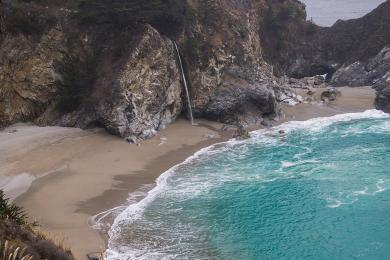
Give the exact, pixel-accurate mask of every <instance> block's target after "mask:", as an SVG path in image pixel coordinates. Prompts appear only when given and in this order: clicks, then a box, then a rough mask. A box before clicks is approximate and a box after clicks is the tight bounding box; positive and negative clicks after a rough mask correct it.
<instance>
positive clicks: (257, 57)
mask: <svg viewBox="0 0 390 260" xmlns="http://www.w3.org/2000/svg"><path fill="white" fill-rule="evenodd" d="M187 3H188V6H187V10H186V12H188V13H190V15H188V20H187V21H186V22H185V24H184V25H183V26H177V27H175V30H173V29H172V31H170V29H169V26H168V28H167V26H166V27H164V28H160V27H162V26H158V27H157V29H156V28H153V27H152V26H151V25H148V24H146V23H145V24H143V25H142V24H141V25H140V24H139V23H138V24H137V27H136V28H130V29H129V28H128V27H124V28H118V26H117V27H109V26H105V25H100V24H96V23H95V24H93V23H92V24H88V25H85V24H80V23H79V22H78V21H77V20H76V18H75V14H77V12H76V11H75V9H74V8H75V6H77V5H71V4H69V5H68V6H65V5H61V4H59V3H55V4H53V5H50V3H45V4H44V5H40V4H39V2H37V3H34V2H32V3H26V4H24V5H22V6H18V7H16V6H14V5H12V1H11V3H10V4H9V5H8V6H7V8H6V15H5V19H6V25H7V26H6V33H5V34H3V36H2V37H1V43H0V44H1V52H0V85H1V86H2V87H1V89H0V125H1V126H5V125H8V124H11V123H14V122H18V121H27V120H33V121H35V122H36V123H39V124H41V125H63V126H76V127H82V128H86V127H90V126H94V125H99V126H103V127H105V128H106V129H107V130H108V131H110V132H111V133H113V134H116V135H119V136H122V137H131V138H130V139H134V138H147V137H150V136H152V135H154V133H155V132H156V131H157V130H158V129H160V128H161V127H164V125H166V124H168V123H170V122H172V121H173V120H174V119H175V118H176V117H177V116H178V115H180V114H181V113H182V112H183V111H184V112H185V111H187V110H188V104H186V103H185V102H183V94H182V84H181V77H180V71H179V69H180V68H179V67H178V63H177V57H176V56H177V55H176V53H175V49H174V46H173V43H172V41H171V39H173V40H176V41H177V42H178V45H179V49H180V52H181V56H182V58H183V60H184V70H185V74H186V76H187V79H188V81H189V86H190V87H189V88H190V97H191V100H192V102H193V104H192V106H193V110H194V114H195V116H196V117H205V118H210V119H213V120H219V121H223V122H232V123H235V122H236V121H237V120H238V121H241V123H245V124H252V123H259V122H261V120H262V119H261V118H262V116H274V115H276V113H277V99H278V96H280V95H281V93H283V94H286V93H288V92H289V91H288V89H287V88H285V87H280V86H279V84H278V83H277V79H276V78H275V77H274V76H273V75H272V69H271V67H270V66H269V65H268V64H267V62H265V61H264V59H263V53H262V52H263V49H262V46H261V41H260V28H261V26H262V25H263V23H264V21H263V18H264V13H263V12H264V10H266V2H265V1H263V0H245V1H236V0H228V1H222V0H218V1H212V0H204V1H200V0H188V2H187ZM46 5H48V7H46ZM26 13H28V14H29V16H26V17H27V18H29V17H31V16H34V15H36V16H38V17H41V16H42V17H43V18H40V21H39V23H37V25H36V26H35V27H36V28H35V27H34V28H33V29H34V30H33V29H27V30H24V29H23V28H22V26H21V25H23V24H30V23H32V24H35V23H34V20H33V18H31V19H27V18H26V19H27V20H26V19H24V17H25V16H23V14H26ZM15 24H17V25H18V26H15ZM130 27H131V26H130ZM10 29H12V31H10ZM165 34H167V35H170V38H171V39H169V38H167V37H166V36H164V35H165ZM227 100H228V101H227Z"/></svg>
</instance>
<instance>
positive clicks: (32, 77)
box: [0, 28, 64, 127]
mask: <svg viewBox="0 0 390 260" xmlns="http://www.w3.org/2000/svg"><path fill="white" fill-rule="evenodd" d="M63 37H64V35H63V33H62V32H61V31H60V30H57V29H55V28H53V29H52V30H50V31H48V32H47V34H44V35H43V36H42V37H41V38H40V40H39V41H34V40H32V39H31V38H30V37H28V36H25V35H22V34H19V35H16V36H7V37H6V38H5V39H4V40H3V41H2V42H1V45H0V46H1V48H0V86H1V87H0V127H1V126H6V125H8V124H12V123H15V122H18V121H24V120H30V119H33V118H35V117H37V116H39V115H40V114H41V113H42V112H43V111H44V110H45V108H46V107H47V106H48V105H49V104H50V103H51V102H52V100H53V99H54V98H55V97H56V93H57V88H56V86H55V82H56V81H57V80H58V79H60V78H61V76H60V75H59V74H58V72H57V71H56V69H55V64H56V63H57V62H60V61H61V60H62V59H63V53H64V48H63V44H62V42H63V41H64V38H63Z"/></svg>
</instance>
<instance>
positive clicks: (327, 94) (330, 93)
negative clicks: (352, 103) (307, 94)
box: [321, 88, 341, 102]
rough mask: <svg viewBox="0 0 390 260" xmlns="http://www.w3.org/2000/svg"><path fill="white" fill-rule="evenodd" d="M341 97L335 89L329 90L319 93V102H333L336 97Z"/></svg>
mask: <svg viewBox="0 0 390 260" xmlns="http://www.w3.org/2000/svg"><path fill="white" fill-rule="evenodd" d="M340 95H341V92H340V91H339V90H337V89H336V88H330V89H327V90H325V91H323V92H322V93H321V100H322V101H324V102H330V101H335V100H336V99H337V97H339V96H340Z"/></svg>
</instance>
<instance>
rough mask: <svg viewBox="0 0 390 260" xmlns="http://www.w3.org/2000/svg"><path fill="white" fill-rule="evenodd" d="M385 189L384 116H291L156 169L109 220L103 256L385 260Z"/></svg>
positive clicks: (388, 224) (387, 127) (389, 163)
mask: <svg viewBox="0 0 390 260" xmlns="http://www.w3.org/2000/svg"><path fill="white" fill-rule="evenodd" d="M281 129H282V130H284V131H285V134H282V135H280V134H279V133H278V132H279V130H281ZM389 188H390V116H389V115H388V114H385V113H383V112H380V111H377V110H369V111H366V112H363V113H352V114H342V115H337V116H333V117H327V118H316V119H311V120H308V121H302V122H288V123H285V124H283V125H281V126H278V127H275V128H272V129H270V130H259V131H255V132H252V133H251V138H250V139H248V140H245V141H234V140H231V141H229V142H226V143H221V144H217V145H214V146H211V147H208V148H205V149H203V150H201V151H199V152H198V153H197V154H195V155H194V156H192V157H190V158H188V159H187V160H186V161H185V162H183V163H182V164H180V165H177V166H175V167H173V168H172V169H170V170H169V171H167V172H165V173H164V174H162V175H161V176H160V177H159V179H158V180H157V186H156V187H155V188H154V189H153V190H151V191H150V192H149V193H148V194H147V196H146V197H145V198H144V199H142V200H141V201H139V202H136V203H134V204H131V205H130V206H129V207H127V208H126V209H125V210H124V211H122V212H121V213H120V214H119V215H118V216H117V217H116V219H115V221H114V223H113V225H112V227H111V229H110V231H109V236H110V239H109V250H107V255H108V259H148V260H149V259H232V260H235V259H249V260H250V259H389V258H390V190H389Z"/></svg>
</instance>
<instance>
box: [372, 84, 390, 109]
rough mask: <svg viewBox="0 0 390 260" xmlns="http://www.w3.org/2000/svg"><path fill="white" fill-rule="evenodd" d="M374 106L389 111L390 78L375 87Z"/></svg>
mask: <svg viewBox="0 0 390 260" xmlns="http://www.w3.org/2000/svg"><path fill="white" fill-rule="evenodd" d="M375 106H376V108H377V109H380V110H383V111H385V112H387V113H390V80H389V81H387V82H386V83H384V84H383V85H381V87H380V88H378V89H377V96H376V98H375Z"/></svg>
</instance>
